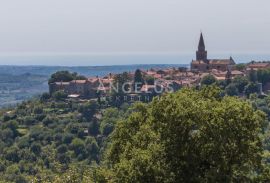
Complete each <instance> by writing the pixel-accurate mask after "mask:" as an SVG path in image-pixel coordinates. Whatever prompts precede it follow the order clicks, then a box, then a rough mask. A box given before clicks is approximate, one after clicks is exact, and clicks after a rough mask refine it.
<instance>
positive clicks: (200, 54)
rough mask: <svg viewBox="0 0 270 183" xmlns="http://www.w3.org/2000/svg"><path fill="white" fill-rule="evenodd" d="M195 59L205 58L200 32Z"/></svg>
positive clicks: (204, 59) (205, 53) (205, 52)
mask: <svg viewBox="0 0 270 183" xmlns="http://www.w3.org/2000/svg"><path fill="white" fill-rule="evenodd" d="M196 59H197V60H203V61H206V60H207V51H206V50H205V44H204V39H203V34H202V32H201V35H200V40H199V45H198V51H197V52H196Z"/></svg>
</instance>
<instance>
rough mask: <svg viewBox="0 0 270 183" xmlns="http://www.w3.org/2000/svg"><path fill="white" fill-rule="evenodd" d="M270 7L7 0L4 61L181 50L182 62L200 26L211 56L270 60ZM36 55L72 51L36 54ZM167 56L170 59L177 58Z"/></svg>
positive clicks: (151, 0)
mask: <svg viewBox="0 0 270 183" xmlns="http://www.w3.org/2000/svg"><path fill="white" fill-rule="evenodd" d="M14 2H15V3H14ZM269 6H270V2H269V0H260V1H254V0H238V1H233V0H227V1H216V0H204V1H196V0H190V1H184V0H170V1H164V0H147V1H145V0H136V1H135V0H129V1H127V0H112V1H105V0H99V1H97V0H76V1H74V0H57V1H54V0H46V1H36V0H24V1H19V0H14V1H1V6H0V12H1V15H2V16H0V24H1V29H0V65H13V64H15V65H29V64H30V65H33V64H34V65H51V64H56V65H57V64H59V65H63V64H64V65H74V64H75V65H76V64H78V65H84V64H85V63H87V62H89V65H119V64H123V63H126V64H140V63H142V62H143V63H145V62H146V64H156V63H154V62H153V61H154V60H149V61H147V60H142V59H139V60H134V59H128V60H127V61H126V62H125V61H124V60H121V59H120V61H117V60H115V59H109V58H108V59H107V60H103V59H98V60H97V61H96V60H94V59H86V60H83V61H82V62H81V63H79V62H78V61H77V60H71V58H74V57H73V56H74V55H77V56H78V55H91V56H93V55H99V56H100V55H101V57H102V55H105V56H103V57H106V56H108V55H112V56H115V55H130V56H132V55H134V56H135V57H136V55H137V56H138V55H161V57H162V56H164V55H167V56H169V57H172V55H180V56H179V57H178V59H179V62H178V64H181V62H190V61H191V59H193V58H195V51H196V49H197V45H198V39H199V34H200V31H202V32H203V34H204V38H205V44H206V49H207V50H208V53H209V57H214V56H215V57H216V56H217V57H218V58H223V57H225V58H228V57H229V56H233V57H236V58H237V57H239V58H240V56H239V55H242V56H244V57H245V61H249V59H256V60H260V59H266V60H270V56H268V55H270V52H269V43H270V37H269V36H268V34H269V32H270V19H269V17H270V11H268V7H269ZM36 55H38V56H42V55H43V56H45V57H46V56H48V55H50V56H53V55H54V56H55V55H58V56H59V55H65V57H66V56H70V58H68V59H67V60H68V63H64V62H67V61H63V62H61V63H55V62H57V60H55V59H52V60H49V61H46V60H44V59H37V60H36V61H34V60H32V58H33V57H35V56H36ZM181 55H182V56H183V55H188V56H185V58H184V57H182V56H181ZM245 55H246V56H245ZM249 55H253V56H249ZM254 55H264V56H259V57H258V58H254ZM27 56H28V57H31V59H30V58H28V59H27ZM242 56H241V60H242V59H243V58H242ZM8 57H9V58H8ZM14 57H22V58H21V59H17V58H16V60H14V59H12V58H14ZM80 57H81V56H80ZM169 57H168V59H169V62H172V63H170V64H173V63H175V62H177V60H176V58H177V57H174V58H173V59H172V60H171V61H170V58H169ZM29 59H30V60H29ZM164 59H165V58H164ZM164 59H163V58H161V59H159V60H157V62H158V63H160V62H162V61H164V62H165V63H167V62H166V60H164ZM183 59H184V60H183ZM47 62H48V63H47ZM111 62H115V63H111ZM165 63H164V64H165Z"/></svg>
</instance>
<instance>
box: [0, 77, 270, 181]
mask: <svg viewBox="0 0 270 183" xmlns="http://www.w3.org/2000/svg"><path fill="white" fill-rule="evenodd" d="M53 76H56V75H53ZM121 76H122V75H118V76H117V77H121ZM255 79H256V80H259V79H261V76H259V75H258V78H253V77H252V76H250V77H247V78H245V77H241V78H235V79H234V80H232V81H229V82H227V83H226V82H218V81H216V80H215V79H214V78H213V77H211V76H207V77H205V78H203V80H202V86H201V87H200V88H197V87H194V88H183V89H181V90H180V91H178V92H176V93H171V94H169V93H168V94H164V95H162V96H161V97H159V98H155V99H154V100H153V101H152V102H150V103H148V104H147V103H133V104H127V103H121V104H117V105H114V104H108V103H100V102H99V101H98V100H83V101H80V100H72V99H67V98H66V95H64V94H63V93H61V92H57V93H55V94H54V95H52V96H50V95H49V94H47V93H44V94H43V95H41V96H40V97H39V98H35V99H32V100H29V101H25V102H23V103H21V104H19V105H18V106H17V107H15V108H12V109H2V110H1V112H0V182H1V181H2V182H17V183H24V182H87V183H88V182H104V183H105V182H172V183H173V182H267V181H269V180H270V164H269V163H270V152H269V150H270V131H269V119H270V118H269V116H270V109H269V107H270V97H268V96H266V95H265V96H259V95H257V94H256V93H257V90H256V87H254V85H255V82H257V81H255ZM239 96H242V97H239Z"/></svg>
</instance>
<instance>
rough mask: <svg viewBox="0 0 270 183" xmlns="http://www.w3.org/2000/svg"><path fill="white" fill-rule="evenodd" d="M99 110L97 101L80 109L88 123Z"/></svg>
mask: <svg viewBox="0 0 270 183" xmlns="http://www.w3.org/2000/svg"><path fill="white" fill-rule="evenodd" d="M97 110H98V104H97V103H96V102H95V101H90V102H87V103H86V104H82V105H80V107H79V112H80V113H82V116H83V117H84V118H85V119H86V120H88V121H91V120H92V118H93V116H94V115H95V113H96V112H97Z"/></svg>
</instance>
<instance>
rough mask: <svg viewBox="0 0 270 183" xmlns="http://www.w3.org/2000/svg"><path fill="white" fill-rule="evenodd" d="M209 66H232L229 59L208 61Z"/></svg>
mask: <svg viewBox="0 0 270 183" xmlns="http://www.w3.org/2000/svg"><path fill="white" fill-rule="evenodd" d="M209 64H213V65H214V64H224V65H229V64H233V62H232V60H231V59H210V60H209Z"/></svg>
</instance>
